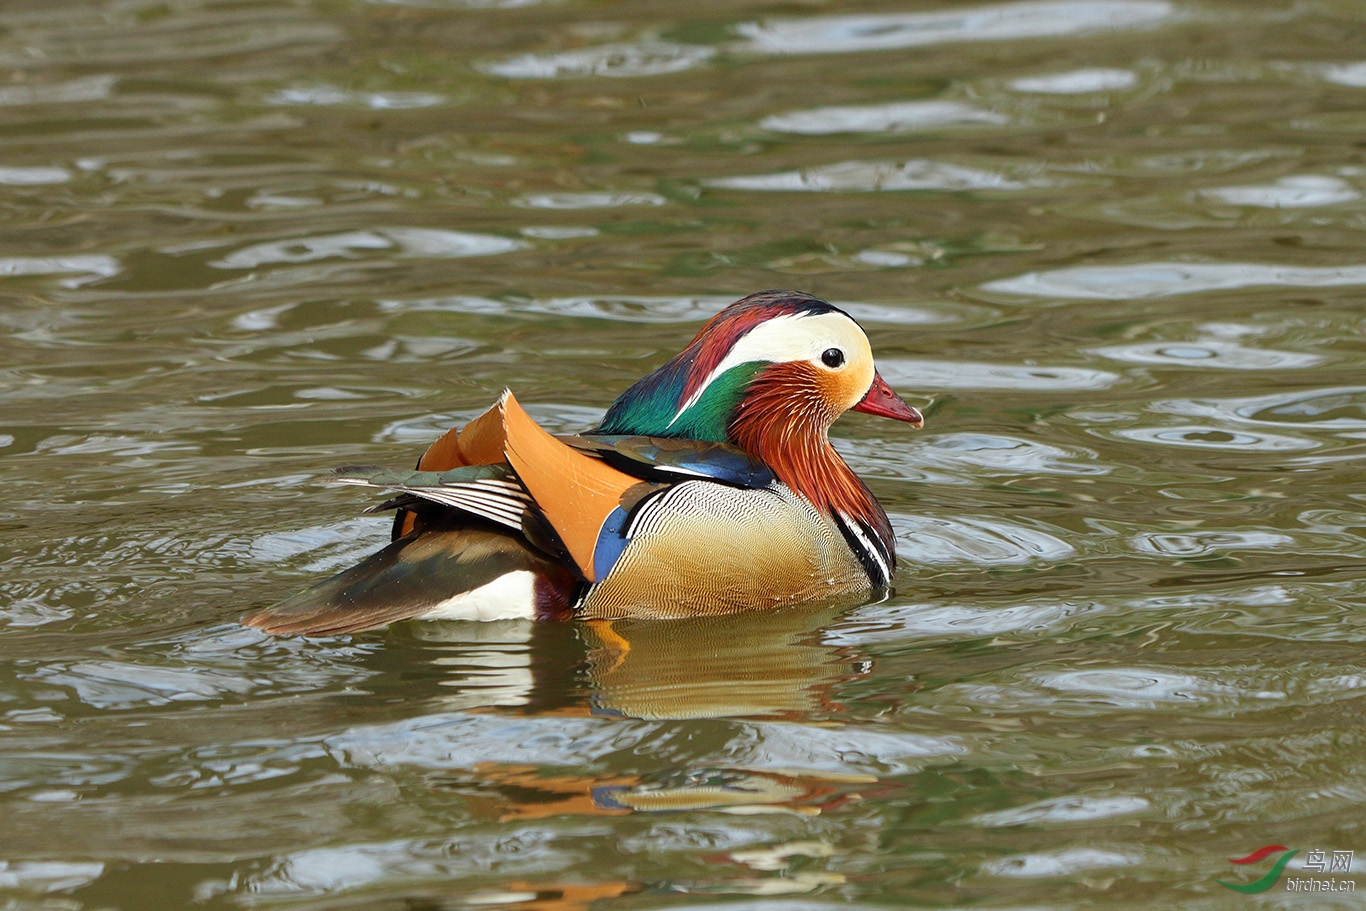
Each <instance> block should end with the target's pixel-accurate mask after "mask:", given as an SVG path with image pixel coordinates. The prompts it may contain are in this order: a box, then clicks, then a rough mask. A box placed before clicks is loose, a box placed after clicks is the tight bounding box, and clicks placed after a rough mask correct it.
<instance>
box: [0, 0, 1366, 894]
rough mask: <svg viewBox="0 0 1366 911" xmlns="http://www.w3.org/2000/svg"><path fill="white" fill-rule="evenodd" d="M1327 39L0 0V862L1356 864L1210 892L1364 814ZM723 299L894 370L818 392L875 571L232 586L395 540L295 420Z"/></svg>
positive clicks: (518, 378) (300, 580)
mask: <svg viewBox="0 0 1366 911" xmlns="http://www.w3.org/2000/svg"><path fill="white" fill-rule="evenodd" d="M1361 37H1362V21H1361V16H1360V10H1359V8H1358V7H1357V5H1355V4H1352V3H1345V2H1335V0H1304V2H1296V3H1289V2H1285V3H1281V2H1271V3H1259V4H1246V3H1233V2H1221V0H1210V2H1186V0H1171V2H1167V0H1027V2H1015V3H983V2H966V3H952V2H947V3H936V4H932V5H931V4H921V3H911V2H903V3H901V4H897V3H871V4H863V5H860V4H856V3H852V2H840V3H832V4H825V5H817V6H808V7H804V6H800V5H791V4H786V5H784V4H765V3H751V2H739V3H736V2H732V3H726V4H720V3H701V4H697V3H694V4H688V5H687V6H686V8H685V7H683V6H677V5H675V6H672V7H670V6H668V5H662V6H661V5H658V4H651V3H645V2H624V3H615V4H601V3H589V2H587V0H543V2H535V0H489V2H475V0H410V2H403V0H396V2H378V0H377V2H360V0H337V2H330V0H328V2H324V0H295V2H287V3H266V2H214V0H210V2H202V3H178V2H176V3H168V2H158V0H126V2H113V0H109V2H84V3H65V4H56V5H54V4H42V3H36V2H13V3H9V4H6V5H5V8H4V9H3V10H0V467H3V478H4V481H5V484H6V489H7V492H8V495H7V497H6V498H5V500H4V503H3V504H0V527H3V528H4V530H5V533H4V535H3V537H0V561H3V568H4V572H3V575H0V630H2V632H0V635H3V641H4V646H3V649H0V820H3V824H2V825H0V906H3V907H5V908H14V909H22V911H37V909H41V911H58V909H61V911H71V909H91V911H94V909H103V908H149V909H150V908H157V909H160V908H177V907H203V908H207V909H214V908H242V907H248V908H254V907H268V908H282V909H283V908H288V909H342V908H361V907H364V908H392V909H400V908H402V909H419V908H421V909H427V908H464V907H482V906H488V905H496V906H503V907H511V908H524V909H535V911H575V909H588V908H593V909H598V911H601V909H609V908H622V909H637V908H639V909H646V908H676V907H690V908H697V907H721V906H725V907H741V908H760V909H793V908H796V909H825V908H835V907H841V908H842V907H861V908H908V907H923V908H958V907H972V908H986V909H1025V908H1059V909H1064V908H1090V907H1100V906H1104V907H1107V908H1111V907H1113V908H1133V909H1148V908H1154V907H1189V908H1229V909H1234V908H1245V907H1248V906H1249V905H1250V904H1256V905H1257V906H1258V907H1277V908H1279V907H1292V906H1294V907H1314V908H1325V907H1344V908H1345V907H1359V903H1360V899H1359V898H1357V897H1356V896H1355V895H1354V894H1347V895H1343V894H1336V893H1335V894H1331V895H1325V894H1322V893H1318V894H1314V895H1301V894H1293V893H1287V892H1286V891H1285V890H1284V881H1281V882H1278V883H1277V885H1276V886H1275V888H1273V889H1272V890H1271V891H1269V892H1267V893H1265V894H1263V895H1262V896H1261V897H1260V898H1256V897H1249V896H1247V895H1242V894H1239V893H1236V892H1232V891H1229V890H1227V889H1225V888H1224V887H1223V886H1220V885H1218V884H1217V883H1216V882H1214V880H1215V878H1220V879H1224V880H1227V881H1232V882H1235V883H1241V882H1249V881H1252V880H1254V879H1255V878H1256V877H1257V876H1260V875H1261V874H1262V873H1263V872H1265V871H1266V870H1267V869H1269V866H1268V865H1269V863H1270V861H1267V862H1264V863H1261V864H1251V865H1247V866H1245V867H1238V866H1236V865H1233V864H1230V863H1229V862H1228V859H1229V858H1238V857H1243V856H1244V855H1247V854H1249V853H1251V852H1252V851H1254V850H1255V849H1256V848H1258V847H1260V846H1262V845H1266V844H1280V845H1285V846H1288V847H1290V848H1295V849H1298V850H1299V851H1300V852H1301V853H1300V854H1299V855H1298V856H1297V857H1296V859H1295V860H1293V861H1292V862H1291V865H1290V867H1289V868H1288V869H1287V874H1286V875H1287V876H1295V877H1300V878H1305V877H1308V878H1313V877H1314V876H1315V874H1314V873H1313V872H1311V871H1309V870H1306V869H1305V868H1304V866H1303V863H1304V861H1305V859H1307V857H1308V852H1309V851H1311V850H1316V849H1317V850H1324V851H1326V852H1328V853H1329V854H1330V855H1331V853H1332V852H1333V851H1353V852H1366V832H1363V827H1362V821H1361V819H1362V817H1361V805H1362V802H1363V800H1364V799H1366V762H1363V759H1362V756H1363V750H1362V746H1363V741H1362V729H1363V710H1364V709H1366V658H1363V657H1362V643H1363V640H1366V614H1363V608H1362V603H1363V597H1364V596H1366V573H1363V570H1362V567H1363V559H1364V558H1366V471H1364V470H1363V463H1362V459H1363V456H1364V455H1366V450H1364V449H1363V446H1364V445H1366V379H1363V377H1366V336H1364V335H1363V327H1364V326H1366V320H1363V306H1362V300H1363V296H1366V254H1364V253H1363V252H1362V251H1363V243H1362V241H1363V231H1364V230H1366V197H1364V196H1363V194H1366V164H1364V163H1363V161H1362V155H1361V144H1360V137H1361V136H1362V135H1363V130H1364V129H1366V113H1363V112H1366V59H1364V54H1366V52H1364V51H1363V48H1366V45H1363V43H1362V41H1361ZM773 287H788V288H798V289H802V290H807V291H811V292H813V293H815V294H818V295H820V296H822V297H824V298H826V299H829V300H831V301H833V302H836V303H838V304H840V305H841V306H843V307H846V308H847V309H848V310H849V311H850V312H851V313H853V314H855V315H856V316H857V317H858V318H859V319H860V320H861V321H862V323H863V324H864V326H865V327H866V328H867V330H868V332H869V334H870V336H871V338H872V340H873V344H874V347H875V349H876V351H877V353H878V356H879V359H880V364H881V369H882V372H883V374H884V375H885V376H886V377H887V378H888V380H889V381H891V382H892V383H893V384H894V385H896V386H897V387H898V389H899V390H900V391H901V392H902V393H903V394H904V395H905V396H906V397H907V398H908V399H909V400H910V401H912V402H913V403H914V404H916V405H917V406H922V407H923V409H924V410H925V412H926V416H927V426H926V428H925V429H924V430H923V431H920V432H916V433H913V432H910V431H909V430H908V429H907V428H905V427H904V426H902V425H897V424H892V423H891V422H885V421H878V420H877V419H874V418H868V417H865V416H861V415H852V416H850V417H847V418H845V419H844V420H843V421H841V423H840V424H839V425H838V426H837V434H838V436H839V441H838V444H837V445H838V446H839V447H840V449H841V451H842V452H843V453H844V454H845V455H846V457H847V459H848V460H849V461H850V463H851V464H852V465H854V467H855V468H856V470H858V471H859V473H860V474H862V475H863V476H864V477H865V478H867V479H868V481H869V483H870V485H871V487H872V488H873V490H874V491H875V493H876V494H877V495H878V497H879V498H880V499H881V500H882V502H883V503H884V504H885V505H886V506H887V509H888V512H889V513H890V514H891V517H892V521H893V524H894V526H895V528H896V532H897V536H898V540H899V551H900V557H901V566H900V569H899V570H898V574H897V578H896V593H895V594H894V595H893V596H892V597H890V598H889V599H887V600H885V601H882V602H880V603H877V604H870V605H865V606H855V607H851V606H848V605H844V606H841V605H813V606H811V607H810V608H807V609H803V610H794V611H790V612H786V613H783V614H778V615H765V616H757V617H734V618H725V619H722V620H713V621H709V622H705V623H703V622H677V623H639V622H628V623H616V624H610V625H609V624H583V625H576V624H562V625H539V626H530V625H525V624H518V623H489V624H455V623H447V624H425V625H420V624H409V625H406V626H400V627H397V628H395V629H392V630H389V631H384V632H376V633H370V634H365V635H359V636H355V637H340V638H332V639H319V640H301V639H272V638H268V637H265V636H263V635H261V634H258V633H256V632H254V631H249V630H244V629H242V628H240V627H238V626H237V625H236V624H235V622H234V621H235V618H236V617H237V616H238V615H239V614H240V613H241V612H243V611H245V610H248V609H252V608H259V607H261V606H264V605H266V604H268V603H270V602H272V601H274V600H277V599H279V598H282V597H284V596H286V595H288V594H290V593H291V592H293V591H295V590H297V589H299V588H300V587H302V586H304V585H306V584H308V583H309V582H310V581H311V580H313V579H316V578H317V577H318V576H319V575H320V574H322V573H325V572H328V571H331V570H335V569H337V568H340V567H342V566H344V565H346V564H348V563H349V562H352V561H354V560H356V559H357V558H359V557H360V556H361V555H363V554H365V553H367V552H368V551H370V550H372V549H374V548H375V547H377V546H379V544H380V543H381V542H382V541H383V540H384V539H385V536H386V522H385V520H384V519H383V518H380V517H366V516H362V515H361V510H362V509H363V508H364V507H365V506H366V505H369V503H370V502H372V501H371V500H369V499H367V498H366V497H365V496H364V495H358V494H357V493H356V492H355V491H346V490H328V489H323V488H320V487H318V486H317V485H316V484H315V483H314V479H315V478H316V477H317V476H318V475H319V474H320V473H322V472H323V471H325V470H326V469H327V468H329V467H331V466H334V465H342V464H357V463H361V464H364V463H372V464H373V463H380V464H393V465H406V464H409V463H411V462H412V461H413V459H414V458H415V455H416V453H417V452H419V451H420V450H421V448H422V447H423V446H424V445H425V444H426V442H427V441H429V440H431V439H432V438H433V437H435V436H436V435H437V434H439V433H441V432H442V431H443V430H444V429H445V428H447V427H448V426H450V425H451V424H452V423H454V422H458V421H461V420H466V419H468V418H470V417H472V416H473V415H475V414H477V413H479V412H480V411H481V410H482V409H483V408H484V407H486V406H487V405H488V403H489V402H490V401H492V400H493V398H495V397H496V396H497V394H498V393H499V392H500V391H501V389H502V388H503V387H504V386H510V387H512V388H513V389H514V390H515V391H516V393H517V395H518V398H519V400H520V401H522V402H524V403H527V404H528V407H529V409H530V410H531V412H532V414H533V415H534V416H535V417H536V418H537V419H538V420H540V421H542V422H543V423H544V424H545V425H546V426H547V427H550V428H552V429H554V430H557V431H572V430H577V429H581V428H583V427H585V426H588V425H590V424H591V423H593V422H594V421H595V420H596V419H597V417H598V416H599V415H600V414H601V412H602V410H603V409H604V408H605V407H606V406H607V405H608V404H609V403H610V402H611V400H612V399H613V398H614V397H615V396H616V395H617V393H618V392H619V391H620V390H622V389H624V388H625V387H626V386H628V385H629V384H630V383H631V382H632V381H633V380H634V379H636V378H638V377H639V376H641V375H642V374H644V373H645V372H647V371H648V370H650V369H652V368H653V367H654V366H656V365H658V364H659V363H661V362H662V361H663V360H664V359H666V358H667V357H668V356H669V355H670V354H671V353H673V352H674V351H676V350H677V349H678V348H679V347H681V346H682V345H683V344H685V343H686V341H687V340H688V339H689V338H691V336H692V334H693V333H695V332H696V331H697V328H698V327H699V325H700V324H701V323H702V321H703V320H705V319H706V318H707V317H708V316H709V315H710V314H712V313H714V312H715V311H716V310H717V309H719V308H720V307H721V306H723V305H724V304H725V303H728V302H729V301H731V300H734V299H736V298H737V297H740V296H741V295H743V294H746V293H749V292H752V291H756V290H761V289H765V288H773ZM1361 862H1362V861H1360V860H1357V861H1354V862H1353V864H1354V865H1353V868H1352V871H1351V872H1353V873H1354V872H1356V871H1357V870H1359V869H1360V864H1361ZM1323 878H1324V879H1328V878H1331V877H1329V876H1327V875H1326V874H1325V876H1324V877H1323ZM1337 878H1338V879H1339V880H1342V879H1344V878H1346V877H1344V876H1343V874H1342V873H1341V872H1339V873H1338V874H1337Z"/></svg>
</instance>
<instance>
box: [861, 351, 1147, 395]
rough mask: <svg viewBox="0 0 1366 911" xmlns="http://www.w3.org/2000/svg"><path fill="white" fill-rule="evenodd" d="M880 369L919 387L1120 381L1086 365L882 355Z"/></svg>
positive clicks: (1045, 387)
mask: <svg viewBox="0 0 1366 911" xmlns="http://www.w3.org/2000/svg"><path fill="white" fill-rule="evenodd" d="M878 370H879V371H881V373H882V376H883V377H884V378H885V379H886V380H887V381H888V382H889V383H891V384H893V385H895V386H903V387H907V388H911V389H920V390H931V389H1010V390H1014V391H1031V392H1045V391H1062V390H1079V389H1108V388H1110V387H1111V386H1113V385H1115V384H1116V383H1118V382H1119V381H1120V380H1121V377H1120V376H1119V375H1118V374H1115V373H1110V372H1109V371H1106V370H1091V369H1088V368H1085V367H1031V366H1024V365H1019V364H979V363H973V362H971V361H932V360H925V359H921V358H916V359H914V360H912V359H910V358H895V357H892V358H879V359H878Z"/></svg>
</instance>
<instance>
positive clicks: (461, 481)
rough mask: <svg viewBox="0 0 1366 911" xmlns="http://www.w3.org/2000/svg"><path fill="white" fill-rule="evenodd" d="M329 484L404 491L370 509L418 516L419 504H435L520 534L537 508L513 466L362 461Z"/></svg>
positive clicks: (335, 474) (341, 470)
mask: <svg viewBox="0 0 1366 911" xmlns="http://www.w3.org/2000/svg"><path fill="white" fill-rule="evenodd" d="M328 483H330V484H345V485H351V486H356V487H375V488H379V489H381V490H394V491H399V496H397V497H394V498H393V499H390V500H385V501H384V502H383V503H380V504H379V505H378V506H372V507H370V508H369V509H367V510H366V512H378V511H380V510H384V509H403V510H406V511H408V512H411V513H414V514H418V513H419V503H435V504H437V505H439V506H445V507H448V508H450V509H454V510H457V511H459V512H462V513H465V514H467V515H470V516H474V517H475V518H479V519H487V520H488V521H490V522H493V523H495V524H498V525H502V526H504V527H506V528H509V529H511V530H512V531H516V532H520V531H521V530H522V527H523V525H524V524H525V522H526V516H527V512H528V510H530V509H531V507H532V499H531V494H529V493H527V490H526V488H525V487H523V486H522V484H521V482H520V481H518V480H517V476H516V475H514V474H513V473H512V468H511V467H510V466H508V465H470V466H466V467H464V468H452V469H450V470H449V471H401V470H395V469H392V468H381V467H377V466H373V465H357V466H352V467H349V468H338V469H336V470H335V471H333V473H332V476H331V477H330V478H328ZM400 537H402V536H401V535H400Z"/></svg>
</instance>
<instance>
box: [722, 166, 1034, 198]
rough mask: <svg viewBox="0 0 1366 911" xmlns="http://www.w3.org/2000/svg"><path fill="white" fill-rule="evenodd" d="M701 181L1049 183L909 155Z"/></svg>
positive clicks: (810, 189) (946, 185)
mask: <svg viewBox="0 0 1366 911" xmlns="http://www.w3.org/2000/svg"><path fill="white" fill-rule="evenodd" d="M702 184H703V186H708V187H715V188H719V189H726V190H761V191H768V192H806V193H829V192H834V191H845V192H858V193H872V192H879V191H882V192H887V191H894V190H945V191H961V190H1025V189H1029V188H1031V187H1045V186H1052V185H1053V182H1052V181H1047V180H1043V179H1041V178H1037V177H1027V178H1023V179H1015V178H1011V177H1007V176H1006V175H1005V174H1004V173H1002V172H1000V171H990V170H984V169H982V168H974V167H971V166H969V165H962V164H953V163H951V162H945V161H930V160H928V159H924V158H912V159H910V160H908V161H903V162H895V161H842V162H839V163H837V164H830V165H821V166H818V167H812V168H803V169H802V170H799V171H781V172H778V173H776V174H752V175H746V176H741V177H716V178H711V179H709V180H704V181H703V182H702Z"/></svg>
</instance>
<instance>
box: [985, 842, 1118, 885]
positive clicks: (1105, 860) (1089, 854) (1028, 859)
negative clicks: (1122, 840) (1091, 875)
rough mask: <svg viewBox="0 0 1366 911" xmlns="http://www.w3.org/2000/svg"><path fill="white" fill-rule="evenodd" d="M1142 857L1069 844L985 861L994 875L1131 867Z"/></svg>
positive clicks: (1059, 873)
mask: <svg viewBox="0 0 1366 911" xmlns="http://www.w3.org/2000/svg"><path fill="white" fill-rule="evenodd" d="M1141 861H1142V858H1141V856H1140V855H1137V854H1134V853H1131V852H1129V853H1126V852H1122V851H1105V850H1101V849H1097V848H1068V849H1065V850H1062V851H1048V852H1045V853H1039V854H1015V855H1012V856H1010V857H1003V858H1001V859H1000V860H992V861H988V862H986V863H985V864H983V865H982V870H983V871H984V872H987V873H990V874H992V875H993V876H1018V877H1031V878H1032V877H1036V876H1074V875H1076V874H1077V873H1082V872H1085V871H1087V870H1096V869H1105V868H1110V867H1131V866H1134V865H1135V864H1138V863H1140V862H1141Z"/></svg>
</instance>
